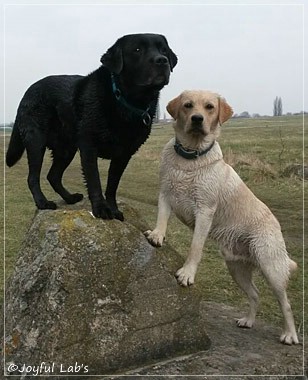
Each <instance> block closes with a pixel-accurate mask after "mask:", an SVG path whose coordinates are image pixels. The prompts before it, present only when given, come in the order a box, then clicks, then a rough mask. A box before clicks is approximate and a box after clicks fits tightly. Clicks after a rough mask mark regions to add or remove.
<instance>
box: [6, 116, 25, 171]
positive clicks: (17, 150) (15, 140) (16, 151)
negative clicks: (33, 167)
mask: <svg viewBox="0 0 308 380" xmlns="http://www.w3.org/2000/svg"><path fill="white" fill-rule="evenodd" d="M24 151H25V146H24V144H23V142H22V139H21V137H20V134H19V128H18V126H17V125H16V123H15V124H14V127H13V131H12V135H11V139H10V142H9V147H8V150H7V152H6V164H7V166H8V167H11V166H13V165H15V164H16V162H17V161H18V160H20V159H21V156H22V155H23V152H24Z"/></svg>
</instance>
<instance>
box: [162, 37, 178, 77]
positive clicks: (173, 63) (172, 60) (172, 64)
mask: <svg viewBox="0 0 308 380" xmlns="http://www.w3.org/2000/svg"><path fill="white" fill-rule="evenodd" d="M162 37H163V38H164V40H165V42H166V45H167V46H168V59H169V63H170V69H171V71H173V68H174V67H175V66H176V64H177V63H178V57H177V56H176V55H175V54H174V53H173V51H172V50H171V49H170V47H169V45H168V41H167V38H166V37H165V36H162Z"/></svg>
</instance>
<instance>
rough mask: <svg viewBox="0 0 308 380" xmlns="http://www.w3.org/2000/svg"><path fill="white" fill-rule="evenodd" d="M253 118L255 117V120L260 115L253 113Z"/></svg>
mask: <svg viewBox="0 0 308 380" xmlns="http://www.w3.org/2000/svg"><path fill="white" fill-rule="evenodd" d="M252 117H254V118H255V117H260V114H258V113H253V114H252Z"/></svg>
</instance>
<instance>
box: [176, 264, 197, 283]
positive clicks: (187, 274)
mask: <svg viewBox="0 0 308 380" xmlns="http://www.w3.org/2000/svg"><path fill="white" fill-rule="evenodd" d="M195 274H196V268H195V267H193V266H183V267H182V268H181V269H179V270H178V271H177V272H176V274H175V277H176V279H177V281H178V283H179V284H180V285H182V286H190V285H192V284H193V283H194V282H195Z"/></svg>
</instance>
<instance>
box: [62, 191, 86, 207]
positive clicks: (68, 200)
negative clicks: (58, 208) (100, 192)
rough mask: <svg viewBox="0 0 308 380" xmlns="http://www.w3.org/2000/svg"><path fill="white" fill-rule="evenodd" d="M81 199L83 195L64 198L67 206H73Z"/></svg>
mask: <svg viewBox="0 0 308 380" xmlns="http://www.w3.org/2000/svg"><path fill="white" fill-rule="evenodd" d="M82 199H83V195H82V194H79V193H75V194H70V196H69V197H67V198H65V202H66V203H67V204H69V205H73V204H75V203H77V202H80V201H81V200H82Z"/></svg>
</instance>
